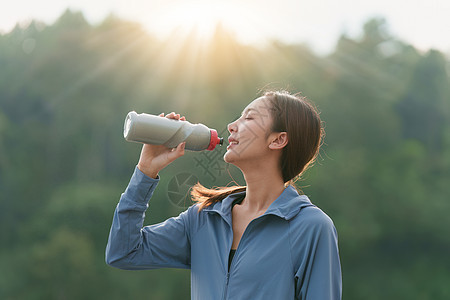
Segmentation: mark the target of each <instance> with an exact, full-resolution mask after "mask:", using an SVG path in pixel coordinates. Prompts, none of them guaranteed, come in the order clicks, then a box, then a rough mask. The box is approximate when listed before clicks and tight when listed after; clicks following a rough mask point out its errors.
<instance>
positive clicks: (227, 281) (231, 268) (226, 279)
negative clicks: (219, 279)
mask: <svg viewBox="0 0 450 300" xmlns="http://www.w3.org/2000/svg"><path fill="white" fill-rule="evenodd" d="M263 216H264V215H261V216H259V217H257V218H256V219H253V220H252V221H250V223H248V225H247V227H246V228H245V230H244V233H243V234H242V236H241V240H240V241H239V244H238V246H237V248H236V252H235V253H234V257H233V260H232V261H231V264H230V268H229V269H228V264H227V270H228V271H227V275H226V277H225V289H224V291H223V297H222V299H223V300H226V299H227V295H228V283H229V281H230V273H231V270H233V265H234V264H235V260H236V257H237V256H238V253H239V248H242V247H241V244H242V240H245V239H244V237H245V234H246V233H247V231H248V229H249V227H250V226H251V225H252V223H254V222H255V221H257V220H259V219H260V218H261V217H263ZM228 225H230V224H228ZM230 227H231V245H233V226H231V225H230ZM230 251H231V246H230V250H229V251H228V255H230ZM226 261H228V260H226Z"/></svg>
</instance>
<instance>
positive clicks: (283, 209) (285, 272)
mask: <svg viewBox="0 0 450 300" xmlns="http://www.w3.org/2000/svg"><path fill="white" fill-rule="evenodd" d="M160 116H161V117H163V114H161V115H160ZM166 117H167V118H172V119H177V120H181V121H184V120H185V118H184V117H180V115H178V114H175V113H170V114H169V115H167V116H166ZM228 131H229V132H230V136H229V138H228V141H229V145H228V147H227V152H226V153H225V155H224V160H225V161H226V162H228V163H231V164H233V165H235V166H237V167H238V168H239V169H240V170H241V171H242V173H243V175H244V179H245V182H246V184H247V185H246V186H244V187H239V186H238V187H228V188H222V189H214V190H210V189H206V188H204V187H203V186H201V185H199V184H197V185H196V186H194V188H193V191H192V195H193V198H194V200H195V201H196V202H197V204H195V205H193V206H191V207H190V208H189V209H188V210H186V211H185V212H183V213H181V214H180V215H179V216H178V217H176V218H170V219H168V220H166V221H165V222H163V223H160V224H156V225H152V226H146V227H142V226H143V220H144V213H145V210H146V209H147V207H148V201H149V199H150V198H151V195H152V193H153V191H154V189H155V188H156V185H157V183H158V180H159V177H158V173H159V171H160V170H161V169H163V168H164V167H166V166H167V165H168V164H170V163H171V162H173V161H174V160H175V159H177V158H178V157H181V156H183V154H184V143H181V144H180V145H178V146H177V147H176V148H175V149H168V148H166V147H164V146H154V145H144V146H143V149H142V152H141V156H140V159H139V163H138V165H137V167H136V169H135V172H134V174H133V177H132V178H131V181H130V184H129V186H128V187H127V189H126V191H125V193H124V194H122V197H121V199H120V202H119V204H118V206H117V208H116V211H115V215H114V220H113V224H112V227H111V232H110V236H109V241H108V245H107V249H106V261H107V263H108V264H110V265H112V266H114V267H118V268H123V269H154V268H164V267H172V268H188V269H191V298H192V299H207V300H213V299H252V300H253V299H270V300H272V299H314V300H325V299H341V271H340V262H339V253H338V246H337V233H336V230H335V227H334V225H333V223H332V221H331V219H330V218H329V217H328V216H327V215H326V214H325V213H324V212H322V211H321V210H320V209H319V208H317V207H316V206H314V205H313V204H312V203H311V202H310V200H309V199H308V198H307V197H306V196H305V195H299V194H298V193H297V191H296V189H295V188H294V187H293V185H292V181H293V180H294V179H295V178H297V177H298V176H300V174H301V173H302V172H303V171H304V170H305V169H306V168H307V167H308V165H310V164H311V162H312V161H314V159H315V157H316V155H317V153H318V150H319V147H320V143H321V138H322V128H321V121H320V118H319V115H318V113H317V111H316V110H315V109H314V107H313V106H312V105H311V104H310V103H309V102H308V101H307V100H306V99H305V98H303V97H296V96H293V95H290V94H288V93H286V92H268V93H266V94H264V96H262V97H260V98H258V99H256V100H254V101H252V102H251V103H250V104H249V105H248V106H247V107H246V108H245V109H244V111H243V113H242V116H241V117H240V118H239V119H237V120H236V121H234V122H232V123H230V124H229V125H228Z"/></svg>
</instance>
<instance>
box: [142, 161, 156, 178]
mask: <svg viewBox="0 0 450 300" xmlns="http://www.w3.org/2000/svg"><path fill="white" fill-rule="evenodd" d="M137 168H138V169H139V171H141V172H142V173H144V174H145V175H146V176H148V177H151V178H153V179H156V178H157V177H158V172H159V171H158V170H154V169H152V168H145V167H144V166H142V165H141V164H138V165H137Z"/></svg>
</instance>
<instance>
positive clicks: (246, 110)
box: [241, 108, 257, 116]
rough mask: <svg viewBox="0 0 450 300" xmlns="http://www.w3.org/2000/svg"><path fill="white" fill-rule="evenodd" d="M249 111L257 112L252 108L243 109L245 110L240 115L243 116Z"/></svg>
mask: <svg viewBox="0 0 450 300" xmlns="http://www.w3.org/2000/svg"><path fill="white" fill-rule="evenodd" d="M251 110H254V111H257V110H256V109H254V108H247V109H245V110H244V111H243V112H242V113H241V116H243V115H244V114H245V113H246V112H249V111H251Z"/></svg>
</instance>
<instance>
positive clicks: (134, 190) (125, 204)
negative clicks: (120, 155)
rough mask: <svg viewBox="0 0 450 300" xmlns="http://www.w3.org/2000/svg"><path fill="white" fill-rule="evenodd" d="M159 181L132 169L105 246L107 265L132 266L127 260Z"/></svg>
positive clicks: (138, 241)
mask: <svg viewBox="0 0 450 300" xmlns="http://www.w3.org/2000/svg"><path fill="white" fill-rule="evenodd" d="M158 182H159V178H157V179H154V178H150V177H148V176H145V175H144V174H143V173H142V172H141V171H140V170H139V169H138V168H136V169H135V171H134V174H133V176H132V178H131V180H130V183H129V185H128V187H127V189H126V190H125V192H124V193H123V194H122V196H121V198H120V201H119V204H118V205H117V207H116V210H115V212H114V218H113V222H112V226H111V230H110V234H109V239H108V245H107V247H106V262H107V263H108V264H109V265H112V266H115V267H119V268H131V266H129V267H128V266H127V264H129V263H130V255H133V253H134V252H135V251H136V249H138V248H140V245H141V244H142V240H143V237H142V233H141V229H142V227H143V223H144V218H145V211H146V209H147V207H148V201H149V200H150V198H151V196H152V194H153V192H154V190H155V188H156V185H157V184H158Z"/></svg>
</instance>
